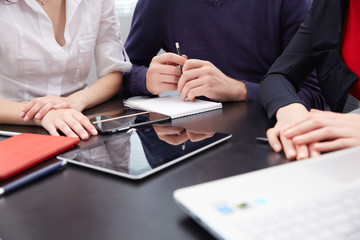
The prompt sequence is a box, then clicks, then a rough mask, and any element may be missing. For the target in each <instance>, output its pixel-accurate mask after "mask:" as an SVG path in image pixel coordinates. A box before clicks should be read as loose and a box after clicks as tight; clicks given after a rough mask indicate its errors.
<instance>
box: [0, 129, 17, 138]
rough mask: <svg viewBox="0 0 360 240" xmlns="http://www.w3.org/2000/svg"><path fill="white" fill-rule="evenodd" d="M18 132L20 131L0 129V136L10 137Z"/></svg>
mask: <svg viewBox="0 0 360 240" xmlns="http://www.w3.org/2000/svg"><path fill="white" fill-rule="evenodd" d="M19 134H21V133H19V132H10V131H1V130H0V136H5V137H12V136H15V135H19Z"/></svg>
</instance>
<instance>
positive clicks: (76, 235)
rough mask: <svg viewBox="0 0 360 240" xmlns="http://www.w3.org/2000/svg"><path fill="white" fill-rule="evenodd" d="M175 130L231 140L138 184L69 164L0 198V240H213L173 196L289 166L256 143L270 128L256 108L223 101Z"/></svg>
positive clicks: (176, 122) (27, 129)
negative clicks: (205, 184) (214, 134)
mask: <svg viewBox="0 0 360 240" xmlns="http://www.w3.org/2000/svg"><path fill="white" fill-rule="evenodd" d="M119 107H122V102H121V100H119V99H113V100H111V101H109V102H107V103H105V104H102V105H99V106H97V107H95V108H92V109H89V110H87V111H86V112H85V113H86V115H89V116H91V115H93V114H96V113H98V112H103V111H109V110H111V109H117V108H119ZM171 125H174V126H180V127H184V128H186V129H194V130H204V131H218V132H224V133H231V134H232V135H233V136H232V138H231V139H229V140H227V141H226V142H224V143H222V144H220V145H217V146H215V147H214V148H211V149H208V150H206V151H204V152H202V153H200V154H198V155H195V156H193V157H191V158H189V159H187V160H185V161H182V162H180V163H177V164H176V165H173V166H171V167H169V168H167V169H165V170H163V171H160V172H158V173H156V174H154V175H153V176H150V177H148V178H145V179H143V180H140V181H134V180H127V179H125V178H122V177H117V176H112V175H109V174H106V173H101V172H98V171H95V170H90V169H86V168H83V167H80V166H74V165H68V166H67V167H66V169H65V170H64V171H61V172H58V173H55V174H53V175H51V176H47V177H45V178H43V179H41V180H39V181H36V182H34V183H32V184H30V185H28V186H26V187H24V188H22V189H19V190H18V191H16V192H13V193H11V194H9V195H7V196H5V197H2V198H0V239H1V240H10V239H37V240H41V239H87V240H90V239H157V240H158V239H172V240H175V239H212V236H211V235H209V234H208V233H207V232H206V231H205V230H204V229H203V228H202V227H200V226H199V225H197V224H196V222H194V221H193V220H192V219H191V218H189V217H188V216H187V215H186V214H185V213H184V212H183V211H182V210H181V209H180V208H179V207H178V206H177V205H176V203H175V202H174V200H173V196H172V194H173V192H174V191H175V190H176V189H178V188H182V187H186V186H190V185H194V184H199V183H203V182H207V181H211V180H216V179H220V178H224V177H229V176H233V175H236V174H242V173H246V172H250V171H255V170H258V169H262V168H266V167H270V166H274V165H278V164H282V163H286V162H287V160H286V159H285V158H284V156H283V155H282V154H277V153H274V152H273V151H272V150H271V149H270V147H269V146H268V145H267V144H263V143H258V142H256V140H255V138H256V137H259V136H265V132H266V129H267V128H268V127H270V126H271V124H270V122H269V121H268V120H267V117H266V115H265V112H264V110H263V109H262V107H261V105H260V104H259V103H257V102H240V103H225V104H224V105H223V109H222V110H217V111H212V112H207V113H203V114H198V115H194V116H190V117H185V118H180V119H176V120H173V121H172V122H171ZM0 130H9V131H22V132H35V133H46V132H45V131H44V130H43V129H42V128H40V127H24V126H10V125H0ZM49 161H55V159H52V160H49ZM45 164H46V163H45Z"/></svg>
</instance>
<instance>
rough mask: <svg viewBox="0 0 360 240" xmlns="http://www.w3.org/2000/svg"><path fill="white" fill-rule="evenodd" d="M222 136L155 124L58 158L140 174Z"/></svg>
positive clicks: (103, 137)
mask: <svg viewBox="0 0 360 240" xmlns="http://www.w3.org/2000/svg"><path fill="white" fill-rule="evenodd" d="M224 136H225V134H221V133H214V132H205V131H193V130H187V129H184V128H181V127H173V126H168V125H160V124H156V125H154V126H149V127H143V128H139V129H137V130H134V131H128V132H121V133H117V134H108V135H98V136H96V137H92V138H91V139H89V141H85V142H81V144H80V148H78V149H74V150H72V151H69V152H66V153H65V154H62V155H61V156H62V157H64V158H67V159H72V160H74V161H77V162H79V163H84V164H87V165H91V166H96V167H99V168H102V169H107V170H111V171H115V172H117V173H124V174H130V175H140V174H144V173H145V172H148V171H150V170H152V169H154V168H157V167H160V166H161V165H163V164H166V163H168V162H170V161H172V160H175V159H178V158H181V157H183V156H185V155H188V154H191V153H193V152H194V151H196V150H198V149H201V148H204V147H206V146H209V145H211V144H212V143H214V142H217V141H218V140H219V139H222V138H224ZM185 143H186V144H185ZM100 170H101V169H100ZM112 173H114V172H112ZM115 174H116V173H115ZM120 175H121V174H120Z"/></svg>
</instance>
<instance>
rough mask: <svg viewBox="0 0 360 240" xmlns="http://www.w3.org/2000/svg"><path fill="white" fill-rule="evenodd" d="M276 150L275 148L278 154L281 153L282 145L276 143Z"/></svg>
mask: <svg viewBox="0 0 360 240" xmlns="http://www.w3.org/2000/svg"><path fill="white" fill-rule="evenodd" d="M274 148H275V151H276V152H279V151H280V145H279V144H277V143H276V144H275V145H274Z"/></svg>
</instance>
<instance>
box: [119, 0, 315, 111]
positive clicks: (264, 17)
mask: <svg viewBox="0 0 360 240" xmlns="http://www.w3.org/2000/svg"><path fill="white" fill-rule="evenodd" d="M310 2H311V1H310V0H241V1H240V0H171V1H169V0H139V1H138V3H137V6H136V9H135V13H134V17H133V22H132V26H131V30H130V34H129V37H128V39H127V41H126V44H125V48H126V51H127V53H128V55H129V57H130V59H131V62H132V63H133V64H134V65H133V69H132V72H131V73H125V74H124V87H125V90H126V91H128V92H130V93H131V94H133V95H142V94H150V93H149V92H148V91H147V89H146V86H145V75H146V72H147V69H148V68H147V67H148V66H149V64H150V62H151V60H152V58H153V57H154V56H156V55H157V53H158V52H159V50H160V49H164V50H165V51H166V52H173V53H176V49H175V42H179V43H180V47H181V51H182V54H185V55H187V56H188V57H189V58H196V59H201V60H207V61H210V62H212V63H213V64H214V65H215V66H216V67H218V68H219V69H220V70H221V71H222V72H223V73H225V74H226V75H228V76H230V77H232V78H235V79H238V80H243V81H244V82H245V84H246V88H247V91H248V97H249V99H251V100H255V99H258V98H259V97H258V96H259V85H260V84H259V83H260V80H261V79H262V78H263V76H264V75H265V74H266V73H267V71H268V70H269V68H270V66H271V64H272V63H273V62H274V61H275V59H276V58H277V57H278V56H279V55H280V54H281V53H282V51H283V50H284V49H285V47H286V46H287V44H288V43H289V41H290V40H291V38H292V37H293V35H294V34H295V32H296V30H297V29H298V27H299V26H300V24H301V22H302V21H303V20H304V17H305V15H306V12H307V11H308V8H309V6H310V4H311V3H310ZM307 84H308V86H307V88H306V89H301V93H300V96H301V98H304V101H308V103H309V104H310V105H313V104H315V105H316V104H317V103H318V102H319V99H322V96H321V93H320V90H319V88H318V87H317V80H315V78H314V77H310V78H309V79H308V82H307ZM314 101H315V103H314ZM320 102H321V103H322V101H320Z"/></svg>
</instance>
